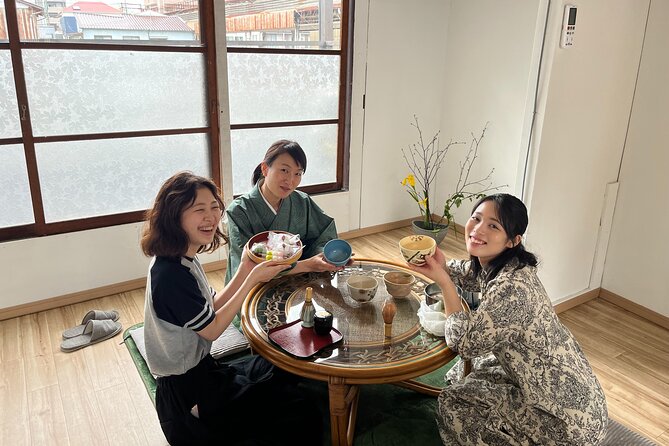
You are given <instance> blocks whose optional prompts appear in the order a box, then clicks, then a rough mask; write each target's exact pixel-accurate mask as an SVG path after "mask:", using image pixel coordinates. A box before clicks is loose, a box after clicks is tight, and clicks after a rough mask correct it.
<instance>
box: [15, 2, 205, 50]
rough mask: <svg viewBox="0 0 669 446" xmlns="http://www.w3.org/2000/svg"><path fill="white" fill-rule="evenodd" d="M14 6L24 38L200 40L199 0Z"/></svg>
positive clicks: (179, 42)
mask: <svg viewBox="0 0 669 446" xmlns="http://www.w3.org/2000/svg"><path fill="white" fill-rule="evenodd" d="M32 3H37V4H39V5H40V6H38V5H37V4H32ZM142 3H144V5H143V4H142ZM112 5H113V6H112ZM16 7H17V14H18V21H19V30H20V34H21V40H22V41H60V42H62V41H69V42H73V43H74V42H82V41H89V42H90V41H95V42H96V43H98V42H100V41H105V43H109V42H111V43H114V42H115V43H128V42H123V40H124V37H125V38H128V37H131V39H132V40H134V39H136V40H137V42H134V43H138V44H141V43H151V44H154V45H155V44H161V45H163V44H164V45H183V44H186V45H188V44H199V43H200V21H199V18H200V15H199V11H198V7H199V4H198V1H197V0H159V1H147V2H108V3H103V2H72V1H69V0H68V1H66V0H48V1H44V0H42V1H35V2H30V3H28V2H17V3H16Z"/></svg>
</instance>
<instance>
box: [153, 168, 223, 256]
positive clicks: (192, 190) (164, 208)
mask: <svg viewBox="0 0 669 446" xmlns="http://www.w3.org/2000/svg"><path fill="white" fill-rule="evenodd" d="M202 188H206V189H209V190H210V191H211V193H212V195H213V196H214V198H215V199H216V201H218V204H219V205H220V206H221V210H223V209H224V207H223V200H222V199H221V195H220V193H219V191H218V187H216V184H214V182H213V181H211V180H210V179H207V178H204V177H201V176H198V175H195V174H193V173H192V172H187V171H184V172H179V173H176V174H174V175H173V176H172V177H170V178H169V179H168V180H167V181H165V183H163V185H162V187H161V188H160V190H159V191H158V195H156V200H155V202H154V203H153V207H152V208H151V209H149V210H147V211H146V214H145V218H146V223H145V224H144V230H143V233H142V240H141V247H142V252H144V254H145V255H147V256H165V257H180V256H182V255H184V254H186V252H187V251H188V243H189V242H188V235H187V234H186V232H185V231H184V230H183V228H182V227H181V215H182V214H183V212H184V210H185V209H186V208H188V207H189V206H191V205H192V204H193V203H194V202H195V198H196V197H197V191H198V190H199V189H202ZM221 242H225V243H227V242H228V238H227V237H226V236H225V235H224V234H223V232H222V231H221V229H220V227H218V225H217V226H216V234H215V235H214V240H213V241H212V243H211V244H209V245H203V246H200V249H198V251H197V252H213V251H215V250H216V249H218V247H219V246H220V245H221Z"/></svg>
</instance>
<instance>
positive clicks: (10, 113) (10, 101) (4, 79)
mask: <svg viewBox="0 0 669 446" xmlns="http://www.w3.org/2000/svg"><path fill="white" fill-rule="evenodd" d="M20 136H21V123H20V122H19V108H18V105H17V102H16V87H15V85H14V74H13V73H12V59H11V55H10V54H9V51H3V50H0V139H1V138H18V137H20Z"/></svg>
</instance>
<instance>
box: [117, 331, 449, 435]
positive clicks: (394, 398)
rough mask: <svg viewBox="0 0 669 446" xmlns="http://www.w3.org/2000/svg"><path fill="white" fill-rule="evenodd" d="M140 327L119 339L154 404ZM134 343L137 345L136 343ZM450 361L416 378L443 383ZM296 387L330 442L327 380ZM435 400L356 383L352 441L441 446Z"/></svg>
mask: <svg viewBox="0 0 669 446" xmlns="http://www.w3.org/2000/svg"><path fill="white" fill-rule="evenodd" d="M141 327H143V324H142V323H140V324H136V325H133V326H132V327H130V328H128V329H127V330H126V331H125V333H124V335H123V339H124V341H125V345H126V347H127V348H128V351H129V352H130V356H131V357H132V360H133V362H134V363H135V366H136V367H137V371H138V372H139V375H140V377H141V378H142V381H143V382H144V386H145V387H146V390H147V392H148V394H149V397H150V398H151V401H152V402H153V403H154V405H155V395H156V381H155V379H154V377H153V375H152V374H151V372H150V371H149V368H148V366H147V364H146V361H145V360H144V357H143V356H142V351H143V346H142V345H141V343H142V341H143V338H141V337H138V336H137V334H138V333H139V332H134V331H135V330H137V329H138V328H141ZM133 332H134V334H135V336H134V337H133V335H132V334H133ZM137 341H139V342H137ZM138 344H140V345H139V346H138ZM139 347H142V348H141V349H140V348H139ZM248 354H249V353H248V350H245V351H243V352H241V353H236V354H234V355H231V356H226V357H225V359H226V360H227V359H230V360H233V359H237V358H239V357H242V356H245V355H248ZM454 363H455V360H454V361H452V362H451V363H450V364H447V365H445V366H444V367H442V368H440V369H437V370H435V371H434V372H432V373H429V374H427V375H424V376H422V377H420V378H418V379H417V381H420V382H422V383H425V384H429V385H432V386H435V387H441V386H443V385H444V375H445V374H446V371H447V370H448V369H450V367H451V366H452V364H454ZM300 387H301V388H302V390H303V391H304V392H305V393H306V395H307V396H308V397H309V398H311V399H313V400H314V401H315V402H316V404H317V405H318V407H319V409H320V412H321V415H322V417H323V426H324V433H323V445H326V446H327V445H330V444H331V438H330V416H329V404H328V387H327V383H325V382H323V381H316V380H309V379H305V380H304V381H303V382H302V383H300ZM436 403H437V401H436V398H435V397H432V396H428V395H424V394H421V393H418V392H415V391H413V390H410V389H405V388H401V387H398V386H394V385H392V384H370V385H362V386H360V399H359V402H358V414H357V421H356V428H355V438H354V444H355V445H356V446H380V445H384V446H393V445H398V446H399V445H407V444H419V445H421V446H431V445H435V446H438V445H441V439H440V438H439V432H438V430H437V425H436V421H435V414H436Z"/></svg>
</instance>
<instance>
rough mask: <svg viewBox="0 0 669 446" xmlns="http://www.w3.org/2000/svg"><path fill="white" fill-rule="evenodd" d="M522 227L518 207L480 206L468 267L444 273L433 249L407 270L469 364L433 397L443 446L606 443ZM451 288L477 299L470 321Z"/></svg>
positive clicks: (603, 421)
mask: <svg viewBox="0 0 669 446" xmlns="http://www.w3.org/2000/svg"><path fill="white" fill-rule="evenodd" d="M527 223H528V220H527V209H526V208H525V205H524V204H523V203H522V202H521V201H520V200H519V199H518V198H516V197H514V196H512V195H508V194H496V195H491V196H488V197H485V198H482V199H481V200H480V201H479V202H478V203H476V205H475V206H474V210H473V212H472V215H471V217H470V219H469V220H468V221H467V224H466V225H465V240H466V245H467V251H468V252H469V254H470V260H451V261H449V262H448V263H446V261H445V258H444V254H443V253H442V252H441V251H440V250H439V249H437V251H436V252H435V254H434V256H432V257H429V258H428V259H427V263H426V264H425V265H424V266H422V267H415V268H414V269H415V270H416V271H418V272H420V273H422V274H424V275H426V276H428V277H430V278H431V279H432V280H434V281H435V282H437V283H438V284H439V286H440V287H441V289H442V291H443V298H444V310H445V313H446V315H447V320H446V326H445V336H446V342H447V343H448V345H449V347H450V348H451V349H453V350H455V351H457V352H458V353H459V354H460V356H461V357H462V358H471V359H473V364H474V366H473V370H472V372H471V373H470V374H469V375H467V376H466V377H463V376H462V373H461V372H462V367H461V366H456V367H454V368H453V369H452V370H451V372H449V375H448V378H449V379H450V380H451V385H449V386H447V387H445V388H444V390H443V391H442V393H441V395H440V396H439V404H438V411H439V413H438V418H437V424H438V426H439V432H440V434H441V438H442V441H443V442H444V444H445V445H454V444H463V445H464V444H466V445H570V446H572V445H596V444H598V443H599V442H600V441H601V440H602V439H603V438H604V435H605V432H606V427H607V423H608V413H607V408H606V399H605V397H604V393H603V392H602V388H601V386H600V385H599V382H598V381H597V378H596V377H595V375H594V373H593V371H592V368H591V367H590V364H589V363H588V361H587V359H586V358H585V356H584V354H583V352H582V351H581V348H580V346H579V345H578V343H577V342H576V340H575V339H574V337H573V335H572V334H571V333H570V332H569V330H568V329H567V328H566V327H565V326H563V325H562V324H561V323H560V321H559V319H558V318H557V315H556V314H555V312H554V310H553V307H552V305H551V301H550V299H549V298H548V296H547V294H546V291H545V290H544V287H543V285H542V284H541V281H540V280H539V278H538V277H537V272H536V265H537V259H536V257H535V256H534V255H533V254H532V253H530V252H527V251H526V250H525V248H524V246H523V244H522V235H523V234H524V232H525V229H526V228H527ZM455 285H458V286H460V287H461V288H463V289H464V290H468V291H480V292H481V296H482V297H481V303H480V306H479V307H478V309H477V310H476V311H475V312H471V313H467V312H464V311H462V307H461V306H460V298H459V297H458V295H457V293H456V289H455Z"/></svg>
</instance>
